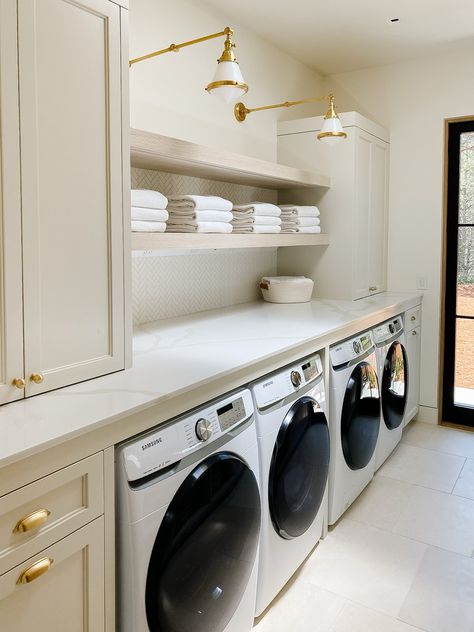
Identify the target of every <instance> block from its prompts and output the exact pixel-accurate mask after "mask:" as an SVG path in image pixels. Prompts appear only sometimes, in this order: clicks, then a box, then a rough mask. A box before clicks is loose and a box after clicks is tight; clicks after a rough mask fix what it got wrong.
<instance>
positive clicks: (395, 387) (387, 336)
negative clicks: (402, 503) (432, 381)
mask: <svg viewBox="0 0 474 632" xmlns="http://www.w3.org/2000/svg"><path fill="white" fill-rule="evenodd" d="M372 333H373V337H374V342H375V346H376V349H377V351H376V355H377V371H378V376H379V384H380V399H381V402H382V420H381V423H380V433H379V438H378V441H377V449H376V451H375V469H376V470H378V469H379V467H380V466H381V465H382V463H384V461H385V460H386V459H387V458H388V457H389V456H390V454H391V453H392V452H393V450H394V449H395V448H396V447H397V445H398V444H399V443H400V440H401V438H402V430H403V419H404V415H405V408H406V402H407V389H408V363H407V352H406V349H405V345H406V343H405V331H404V328H403V318H402V316H397V317H396V318H391V319H390V320H387V321H386V322H384V323H381V324H380V325H378V326H377V327H375V328H374V330H373V332H372Z"/></svg>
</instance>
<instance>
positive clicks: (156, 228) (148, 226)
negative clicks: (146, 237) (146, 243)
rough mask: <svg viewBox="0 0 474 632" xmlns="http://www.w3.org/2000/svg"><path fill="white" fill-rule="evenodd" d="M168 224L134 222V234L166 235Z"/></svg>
mask: <svg viewBox="0 0 474 632" xmlns="http://www.w3.org/2000/svg"><path fill="white" fill-rule="evenodd" d="M165 230H166V222H138V221H135V220H132V232H134V233H164V232H165Z"/></svg>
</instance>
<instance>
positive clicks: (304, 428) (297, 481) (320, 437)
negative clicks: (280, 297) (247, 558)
mask: <svg viewBox="0 0 474 632" xmlns="http://www.w3.org/2000/svg"><path fill="white" fill-rule="evenodd" d="M250 388H251V390H252V394H253V398H254V403H255V408H256V425H257V434H258V448H259V455H260V486H261V490H262V534H261V540H260V554H259V570H258V585H257V605H256V615H257V616H258V615H260V614H261V613H262V612H263V611H264V610H265V608H266V607H267V606H268V605H269V604H270V602H271V601H272V600H273V598H274V597H275V596H276V595H277V594H278V593H279V592H280V590H281V589H282V588H283V586H284V585H285V584H286V582H287V581H288V579H289V578H290V577H291V576H292V575H293V573H294V572H295V571H296V570H297V568H298V567H299V566H300V565H301V563H302V562H303V560H304V559H305V558H306V556H307V555H308V554H309V553H310V551H311V550H312V549H313V548H314V546H315V545H316V544H317V542H318V540H319V539H320V538H321V535H322V533H323V529H325V527H326V525H327V479H328V470H329V429H328V424H327V420H326V415H325V406H326V400H325V392H324V381H323V366H322V363H321V358H320V356H319V355H313V356H311V357H309V358H307V359H305V360H302V361H301V362H299V363H298V364H294V365H292V366H288V367H286V368H284V369H281V370H279V371H277V372H275V373H273V374H271V375H268V376H267V377H265V378H263V379H262V380H259V381H258V382H255V383H254V384H252V385H251V387H250Z"/></svg>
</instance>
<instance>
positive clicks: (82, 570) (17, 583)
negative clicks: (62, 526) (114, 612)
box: [0, 518, 104, 632]
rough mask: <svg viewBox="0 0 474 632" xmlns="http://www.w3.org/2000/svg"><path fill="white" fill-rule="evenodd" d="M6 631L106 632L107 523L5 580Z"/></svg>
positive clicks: (0, 585) (1, 588)
mask: <svg viewBox="0 0 474 632" xmlns="http://www.w3.org/2000/svg"><path fill="white" fill-rule="evenodd" d="M41 571H43V572H41ZM22 578H23V582H25V583H22ZM27 579H29V582H28V583H26V580H27ZM0 626H1V629H2V630H5V631H6V630H9V631H11V632H13V630H14V631H15V632H31V630H36V631H37V632H49V631H50V630H58V631H59V630H67V631H68V632H103V630H104V522H103V518H97V520H94V522H91V523H89V524H88V525H87V526H85V527H83V528H82V529H79V530H78V531H75V532H74V533H73V534H71V535H70V536H68V537H67V538H64V539H63V540H60V541H59V542H57V543H56V544H54V545H53V546H51V547H49V548H47V549H45V550H43V551H41V553H39V554H38V555H36V556H34V557H32V558H30V559H29V560H27V561H26V562H25V563H24V564H20V565H19V566H17V567H15V568H14V569H12V570H11V571H8V573H5V574H4V575H2V576H0Z"/></svg>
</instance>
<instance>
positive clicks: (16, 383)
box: [12, 377, 26, 388]
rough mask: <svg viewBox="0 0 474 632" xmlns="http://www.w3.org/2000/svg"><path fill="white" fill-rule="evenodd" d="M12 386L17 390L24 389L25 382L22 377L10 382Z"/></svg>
mask: <svg viewBox="0 0 474 632" xmlns="http://www.w3.org/2000/svg"><path fill="white" fill-rule="evenodd" d="M12 384H13V386H16V387H17V388H25V386H26V382H25V380H24V379H23V378H22V377H16V378H15V379H14V380H13V381H12Z"/></svg>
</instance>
